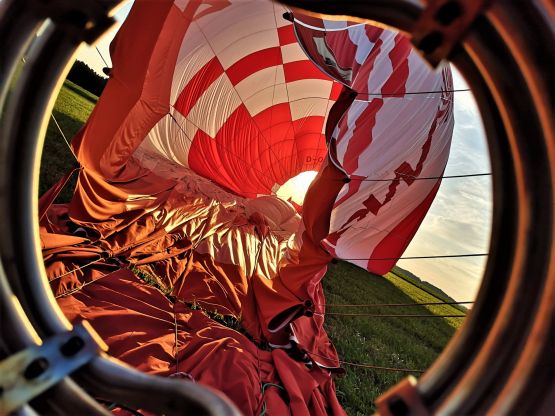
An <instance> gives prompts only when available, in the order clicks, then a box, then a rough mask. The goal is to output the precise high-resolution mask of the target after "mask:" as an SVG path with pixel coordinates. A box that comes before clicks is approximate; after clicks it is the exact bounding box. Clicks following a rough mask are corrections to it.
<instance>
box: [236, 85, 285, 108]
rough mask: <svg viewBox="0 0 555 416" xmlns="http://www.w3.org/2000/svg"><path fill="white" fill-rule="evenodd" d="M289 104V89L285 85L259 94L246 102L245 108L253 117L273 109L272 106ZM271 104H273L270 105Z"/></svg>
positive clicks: (267, 89)
mask: <svg viewBox="0 0 555 416" xmlns="http://www.w3.org/2000/svg"><path fill="white" fill-rule="evenodd" d="M286 102H287V89H286V86H285V84H281V85H276V86H275V87H270V88H266V89H264V90H262V91H259V92H257V93H256V94H254V95H252V96H251V97H249V98H248V99H246V100H244V103H245V107H247V110H248V111H249V113H250V115H251V116H255V115H257V114H258V113H260V112H261V111H264V110H266V109H268V108H269V107H271V105H276V104H281V103H286ZM270 103H272V104H271V105H270Z"/></svg>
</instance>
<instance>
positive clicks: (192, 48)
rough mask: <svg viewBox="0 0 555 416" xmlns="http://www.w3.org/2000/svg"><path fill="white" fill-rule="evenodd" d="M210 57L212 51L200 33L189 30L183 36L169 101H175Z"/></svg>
mask: <svg viewBox="0 0 555 416" xmlns="http://www.w3.org/2000/svg"><path fill="white" fill-rule="evenodd" d="M212 58H214V52H213V51H212V49H211V48H210V45H208V44H206V43H205V42H204V37H203V36H202V34H201V33H199V32H197V31H194V30H189V31H187V34H186V35H185V37H184V38H183V42H182V44H181V49H180V51H179V55H178V58H177V64H176V67H175V70H174V74H173V81H172V91H171V97H170V103H172V104H173V103H175V102H176V101H177V99H178V97H179V94H181V91H183V88H185V86H186V85H187V83H188V82H189V81H190V80H191V78H193V77H194V76H195V75H196V74H197V72H198V71H199V70H200V69H201V68H202V67H203V66H204V65H206V64H207V63H208V62H209V61H210V60H211V59H212Z"/></svg>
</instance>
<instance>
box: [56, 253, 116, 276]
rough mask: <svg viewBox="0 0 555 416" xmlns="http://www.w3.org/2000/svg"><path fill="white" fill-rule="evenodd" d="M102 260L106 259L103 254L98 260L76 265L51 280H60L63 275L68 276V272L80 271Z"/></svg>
mask: <svg viewBox="0 0 555 416" xmlns="http://www.w3.org/2000/svg"><path fill="white" fill-rule="evenodd" d="M100 260H104V258H103V257H102V256H100V257H99V258H97V259H96V260H93V261H91V262H89V263H87V264H84V265H83V266H79V267H76V268H75V269H72V270H70V271H68V272H65V273H62V274H61V275H59V276H55V277H54V278H52V280H50V282H53V281H55V280H58V279H60V278H62V277H64V276H67V275H68V274H72V273H74V272H78V271H79V270H83V269H85V268H87V267H89V266H91V265H93V264H95V263H98V262H99V261H100ZM106 260H108V259H106Z"/></svg>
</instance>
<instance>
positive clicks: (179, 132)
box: [139, 111, 198, 166]
mask: <svg viewBox="0 0 555 416" xmlns="http://www.w3.org/2000/svg"><path fill="white" fill-rule="evenodd" d="M172 116H173V118H172V117H170V116H169V115H168V116H166V117H164V118H162V119H161V120H160V121H159V122H158V123H157V124H156V125H155V126H154V127H153V128H152V130H151V131H150V132H149V133H148V135H147V136H146V138H145V140H143V142H142V143H141V145H140V146H139V149H141V152H147V153H154V154H157V155H160V156H162V157H164V158H166V159H169V160H171V161H173V162H175V163H179V164H180V165H183V166H188V164H187V155H188V154H189V149H190V148H191V142H192V140H193V138H194V137H195V134H196V132H197V130H198V128H197V127H196V126H195V125H194V124H193V123H191V122H190V121H188V120H187V119H186V118H185V117H183V116H182V115H181V113H179V111H172ZM143 166H144V165H143Z"/></svg>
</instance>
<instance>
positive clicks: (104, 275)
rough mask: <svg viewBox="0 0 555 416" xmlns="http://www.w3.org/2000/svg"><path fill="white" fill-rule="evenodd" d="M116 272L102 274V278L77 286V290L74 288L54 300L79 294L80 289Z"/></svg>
mask: <svg viewBox="0 0 555 416" xmlns="http://www.w3.org/2000/svg"><path fill="white" fill-rule="evenodd" d="M118 270H121V269H118ZM118 270H113V271H111V272H108V273H104V274H103V275H102V276H100V277H99V278H98V279H94V280H91V281H90V282H87V283H84V284H82V285H81V286H79V287H77V288H75V289H73V290H70V291H67V292H64V293H61V294H59V295H57V296H55V298H56V299H59V298H62V297H65V296H69V295H72V294H74V293H75V292H79V291H80V290H81V289H83V288H84V287H86V286H88V285H90V284H92V283H95V282H98V281H99V280H100V279H103V278H104V277H106V276H108V275H110V274H112V273H115V272H117V271H118Z"/></svg>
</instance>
